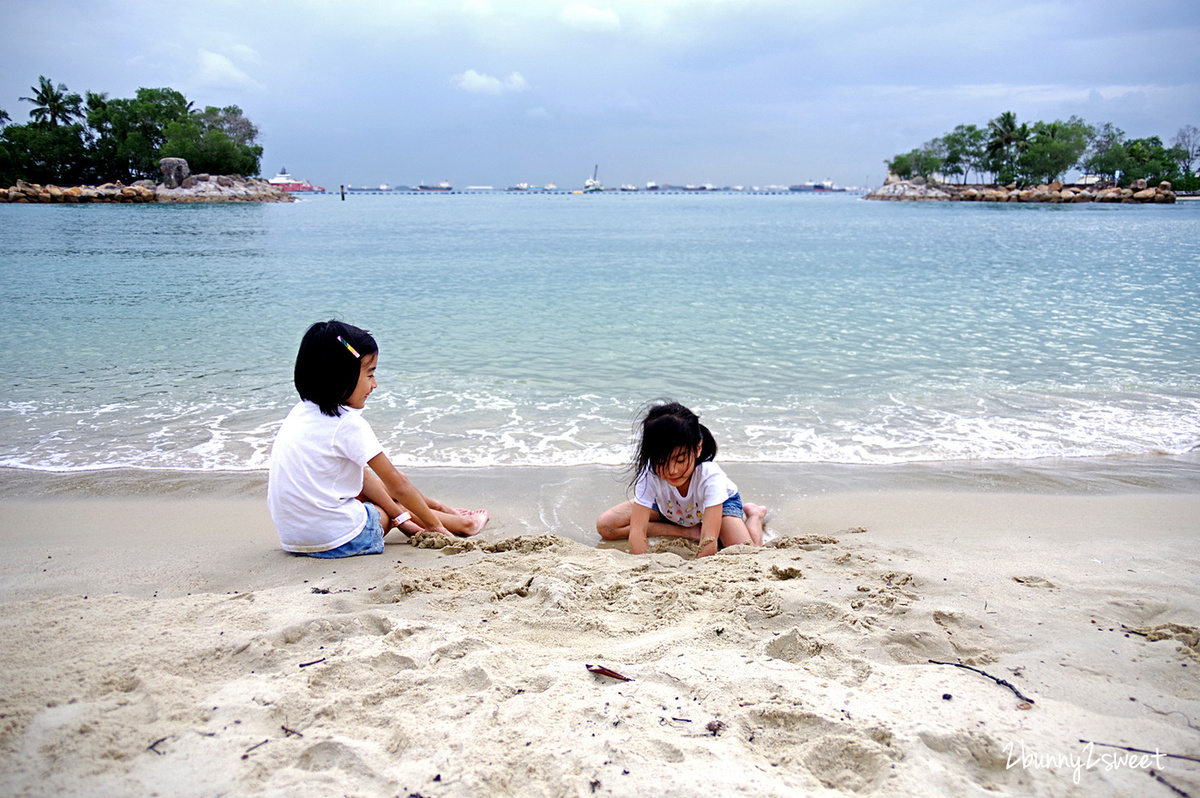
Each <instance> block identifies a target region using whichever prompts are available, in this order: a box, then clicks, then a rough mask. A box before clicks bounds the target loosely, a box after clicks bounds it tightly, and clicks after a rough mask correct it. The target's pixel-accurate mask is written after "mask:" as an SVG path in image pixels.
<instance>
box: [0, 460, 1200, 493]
mask: <svg viewBox="0 0 1200 798" xmlns="http://www.w3.org/2000/svg"><path fill="white" fill-rule="evenodd" d="M721 466H722V468H724V469H725V470H726V471H727V472H729V473H730V475H731V476H732V477H733V479H734V480H735V481H736V482H738V483H739V485H741V483H742V482H743V481H745V482H746V485H744V486H743V487H744V488H747V489H751V490H752V489H753V487H752V486H753V484H754V483H758V482H761V483H763V484H765V485H766V486H767V488H766V489H767V490H770V491H772V492H777V490H778V487H779V486H780V485H784V486H787V487H788V488H789V489H799V491H800V493H801V495H808V494H810V493H822V494H824V493H830V492H833V493H837V492H845V491H856V490H887V489H896V488H900V489H905V490H926V489H933V490H952V491H983V492H989V491H1006V492H1028V493H1034V494H1039V493H1066V494H1072V493H1074V494H1094V495H1111V494H1120V493H1129V492H1135V493H1136V492H1162V493H1193V492H1197V491H1200V451H1192V452H1188V453H1185V454H1174V455H1170V454H1156V455H1112V456H1107V457H1072V458H1055V457H1045V458H1036V459H1028V460H938V461H917V462H909V463H892V464H860V463H778V462H753V463H751V462H742V461H722V462H721ZM402 470H403V471H405V472H406V473H408V474H410V475H411V476H412V478H413V481H414V482H415V483H417V484H419V485H425V484H429V485H431V487H430V488H429V489H428V490H425V492H426V493H428V494H431V495H439V496H440V494H441V493H442V492H444V491H445V490H447V489H449V490H451V491H454V492H456V493H464V494H468V495H469V493H470V488H469V487H463V486H469V485H470V484H471V483H473V482H475V481H479V482H482V483H484V484H492V483H495V482H496V481H498V480H499V481H502V480H503V479H504V478H505V475H511V476H514V477H522V476H523V477H524V478H527V479H530V480H534V481H538V480H541V481H543V482H545V483H548V484H554V483H556V482H558V481H560V480H561V479H563V478H568V479H583V480H590V481H594V482H596V483H597V484H603V485H612V486H614V489H615V490H616V491H617V492H620V491H621V489H622V488H621V480H622V479H623V478H624V471H623V466H613V465H600V464H587V465H570V466H557V465H503V466H479V467H458V466H406V467H404V468H403V469H402ZM427 481H428V482H427ZM266 482H267V470H266V469H265V468H262V469H246V470H240V471H216V470H212V471H199V470H169V469H155V468H145V469H143V468H135V467H118V468H95V469H87V470H77V471H49V470H42V469H35V468H15V467H4V466H0V502H3V501H6V500H11V499H18V500H25V499H33V500H37V499H86V498H96V497H109V498H111V497H119V498H239V497H241V498H247V497H255V496H257V497H261V498H262V499H263V500H264V501H265V496H266ZM423 490H424V488H423ZM464 500H466V499H465V498H464Z"/></svg>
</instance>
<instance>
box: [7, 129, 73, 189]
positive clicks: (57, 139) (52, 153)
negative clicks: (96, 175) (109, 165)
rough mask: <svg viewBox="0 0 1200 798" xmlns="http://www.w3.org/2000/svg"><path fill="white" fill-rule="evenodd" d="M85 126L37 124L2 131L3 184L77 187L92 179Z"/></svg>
mask: <svg viewBox="0 0 1200 798" xmlns="http://www.w3.org/2000/svg"><path fill="white" fill-rule="evenodd" d="M91 174H92V171H91V159H90V158H89V156H88V148H87V136H86V131H85V130H84V127H83V125H81V124H78V123H74V124H69V125H63V124H59V125H50V124H47V123H43V122H33V123H30V124H28V125H9V126H8V127H6V128H4V130H3V131H0V184H3V185H6V186H11V185H12V184H13V183H15V182H16V181H17V179H18V178H19V179H22V180H28V181H29V182H31V183H54V184H56V185H73V184H77V183H82V182H86V181H87V180H88V179H89V178H90V177H91Z"/></svg>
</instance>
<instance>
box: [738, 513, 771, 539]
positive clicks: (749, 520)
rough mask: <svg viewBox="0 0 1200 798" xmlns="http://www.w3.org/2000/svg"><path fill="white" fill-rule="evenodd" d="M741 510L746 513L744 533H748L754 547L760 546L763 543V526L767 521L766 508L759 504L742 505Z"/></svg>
mask: <svg viewBox="0 0 1200 798" xmlns="http://www.w3.org/2000/svg"><path fill="white" fill-rule="evenodd" d="M742 510H743V511H745V513H746V531H747V532H749V533H750V539H751V540H752V541H754V545H755V546H761V545H762V542H763V525H764V524H765V523H766V519H767V508H766V507H763V506H762V505H761V504H744V505H742Z"/></svg>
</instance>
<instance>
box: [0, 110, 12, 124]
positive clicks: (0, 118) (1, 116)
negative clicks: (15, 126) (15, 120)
mask: <svg viewBox="0 0 1200 798" xmlns="http://www.w3.org/2000/svg"><path fill="white" fill-rule="evenodd" d="M11 121H12V117H10V116H9V115H8V111H5V110H4V109H3V108H0V127H4V126H5V125H7V124H8V123H9V122H11Z"/></svg>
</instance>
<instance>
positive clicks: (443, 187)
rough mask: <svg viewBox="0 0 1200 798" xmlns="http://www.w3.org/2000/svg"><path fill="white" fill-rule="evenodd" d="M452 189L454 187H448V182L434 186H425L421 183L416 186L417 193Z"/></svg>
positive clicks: (444, 181)
mask: <svg viewBox="0 0 1200 798" xmlns="http://www.w3.org/2000/svg"><path fill="white" fill-rule="evenodd" d="M453 188H454V187H453V186H451V185H450V183H449V181H446V180H443V181H442V182H440V183H438V184H437V185H436V186H427V185H425V184H424V183H422V184H421V185H419V186H417V191H452V190H453Z"/></svg>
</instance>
